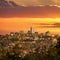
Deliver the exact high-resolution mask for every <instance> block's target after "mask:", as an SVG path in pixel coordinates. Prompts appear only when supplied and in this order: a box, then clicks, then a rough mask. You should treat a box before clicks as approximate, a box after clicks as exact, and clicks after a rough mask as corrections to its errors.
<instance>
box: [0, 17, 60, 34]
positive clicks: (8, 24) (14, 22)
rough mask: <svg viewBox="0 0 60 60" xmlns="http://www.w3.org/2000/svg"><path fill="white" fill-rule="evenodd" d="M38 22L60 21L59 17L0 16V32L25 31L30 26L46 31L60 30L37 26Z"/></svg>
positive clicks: (58, 29)
mask: <svg viewBox="0 0 60 60" xmlns="http://www.w3.org/2000/svg"><path fill="white" fill-rule="evenodd" d="M40 23H45V24H50V25H48V27H49V26H52V24H54V23H60V18H0V33H2V32H3V33H7V32H11V31H19V30H21V29H22V30H25V31H27V30H28V29H29V28H30V27H34V28H35V30H36V31H47V30H51V31H53V32H60V28H54V27H53V28H52V27H50V28H47V27H38V25H36V24H39V25H40Z"/></svg>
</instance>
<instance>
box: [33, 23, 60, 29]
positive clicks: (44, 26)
mask: <svg viewBox="0 0 60 60" xmlns="http://www.w3.org/2000/svg"><path fill="white" fill-rule="evenodd" d="M34 24H35V25H37V26H38V27H43V28H60V23H54V24H47V23H34Z"/></svg>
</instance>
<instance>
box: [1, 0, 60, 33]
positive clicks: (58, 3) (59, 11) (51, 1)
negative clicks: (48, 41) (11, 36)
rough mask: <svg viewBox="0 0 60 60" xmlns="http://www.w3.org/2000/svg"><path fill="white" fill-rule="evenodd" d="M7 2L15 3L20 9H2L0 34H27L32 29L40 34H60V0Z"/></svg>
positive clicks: (17, 0)
mask: <svg viewBox="0 0 60 60" xmlns="http://www.w3.org/2000/svg"><path fill="white" fill-rule="evenodd" d="M7 1H14V2H15V3H16V4H17V5H20V8H17V9H16V8H11V9H10V8H8V9H6V8H3V9H0V34H6V33H10V32H19V31H20V30H24V31H25V32H27V31H28V30H29V28H30V27H33V29H34V31H37V32H40V33H42V32H46V31H51V32H52V33H58V34H59V33H60V0H7ZM48 5H49V6H48ZM33 6H34V7H33ZM39 6H40V7H39Z"/></svg>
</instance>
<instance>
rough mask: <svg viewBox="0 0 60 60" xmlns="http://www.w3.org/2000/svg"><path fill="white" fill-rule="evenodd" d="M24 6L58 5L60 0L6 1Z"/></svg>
mask: <svg viewBox="0 0 60 60" xmlns="http://www.w3.org/2000/svg"><path fill="white" fill-rule="evenodd" d="M7 1H14V2H16V3H17V4H19V5H24V6H37V5H38V6H39V5H60V0H7Z"/></svg>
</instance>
